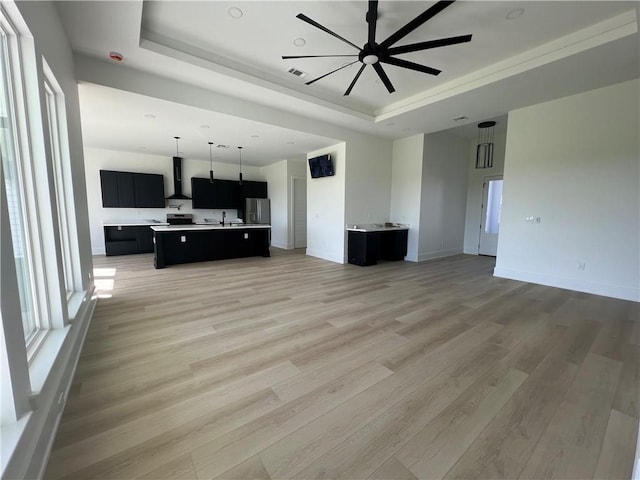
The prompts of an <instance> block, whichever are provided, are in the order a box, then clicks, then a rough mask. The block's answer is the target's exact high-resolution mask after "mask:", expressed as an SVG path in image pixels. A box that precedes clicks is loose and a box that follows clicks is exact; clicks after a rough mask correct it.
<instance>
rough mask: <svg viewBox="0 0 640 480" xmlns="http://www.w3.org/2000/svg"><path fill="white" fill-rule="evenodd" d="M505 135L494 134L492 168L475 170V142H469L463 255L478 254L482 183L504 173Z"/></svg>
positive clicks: (474, 140)
mask: <svg viewBox="0 0 640 480" xmlns="http://www.w3.org/2000/svg"><path fill="white" fill-rule="evenodd" d="M506 141H507V135H506V133H500V134H498V133H496V135H495V137H494V147H493V167H492V168H476V145H477V140H476V139H473V140H471V141H470V142H469V144H468V145H469V173H468V176H467V184H468V185H467V208H466V212H467V213H466V217H465V227H464V253H469V254H471V255H477V254H478V242H479V240H480V220H481V218H480V217H481V214H482V182H483V180H484V179H485V178H486V177H491V176H500V175H502V174H503V172H504V149H505V145H506Z"/></svg>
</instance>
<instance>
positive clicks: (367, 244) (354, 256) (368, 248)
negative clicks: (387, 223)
mask: <svg viewBox="0 0 640 480" xmlns="http://www.w3.org/2000/svg"><path fill="white" fill-rule="evenodd" d="M348 242H349V244H348V254H347V255H348V259H349V263H352V264H354V265H360V266H363V267H364V266H366V265H375V264H376V263H377V262H378V253H379V251H380V232H351V231H350V232H349V238H348Z"/></svg>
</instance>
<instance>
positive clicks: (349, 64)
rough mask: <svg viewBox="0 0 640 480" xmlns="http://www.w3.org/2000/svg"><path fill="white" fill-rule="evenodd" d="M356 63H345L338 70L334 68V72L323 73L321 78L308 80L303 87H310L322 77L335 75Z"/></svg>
mask: <svg viewBox="0 0 640 480" xmlns="http://www.w3.org/2000/svg"><path fill="white" fill-rule="evenodd" d="M357 62H358V60H355V61H353V62H351V63H347V64H346V65H342V66H341V67H340V68H336V69H335V70H332V71H330V72H329V73H325V74H324V75H322V76H321V77H318V78H314V79H313V80H310V81H308V82H306V83H305V85H311V84H312V83H314V82H317V81H318V80H321V79H323V78H324V77H327V76H329V75H331V74H332V73H336V72H337V71H338V70H342V69H343V68H347V67H350V66H351V65H353V64H354V63H357Z"/></svg>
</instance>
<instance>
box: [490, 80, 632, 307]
mask: <svg viewBox="0 0 640 480" xmlns="http://www.w3.org/2000/svg"><path fill="white" fill-rule="evenodd" d="M639 104H640V98H639V82H638V80H633V81H629V82H624V83H621V84H618V85H613V86H609V87H605V88H601V89H597V90H593V91H590V92H586V93H581V94H578V95H574V96H570V97H566V98H562V99H559V100H554V101H551V102H546V103H542V104H539V105H535V106H532V107H527V108H522V109H519V110H516V111H513V112H511V113H510V114H509V128H508V132H507V147H506V159H505V171H504V197H503V198H504V200H503V210H502V231H501V232H500V237H499V240H498V258H497V263H496V268H495V274H496V275H497V276H500V277H506V278H514V279H518V280H523V281H529V282H535V283H541V284H545V285H552V286H556V287H561V288H568V289H571V290H578V291H583V292H589V293H595V294H600V295H606V296H611V297H616V298H623V299H629V300H635V301H638V300H640V292H639V285H640V276H639V272H640V249H639V248H638V246H639V245H640V233H639V232H640V206H639V202H640V188H639V181H640V178H639V174H640V165H639V164H640V146H639V140H638V131H639V129H640V125H639V120H638V116H639V112H638V105H639ZM528 216H534V217H537V216H539V217H540V218H541V223H527V222H525V217H528ZM582 264H584V269H580V268H579V266H580V265H582Z"/></svg>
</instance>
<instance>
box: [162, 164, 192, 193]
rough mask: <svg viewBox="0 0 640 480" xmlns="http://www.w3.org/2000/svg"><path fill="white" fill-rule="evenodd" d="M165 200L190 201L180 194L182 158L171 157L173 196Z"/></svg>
mask: <svg viewBox="0 0 640 480" xmlns="http://www.w3.org/2000/svg"><path fill="white" fill-rule="evenodd" d="M167 200H191V197H187V196H186V195H184V194H183V193H182V157H173V195H170V196H168V197H167Z"/></svg>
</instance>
